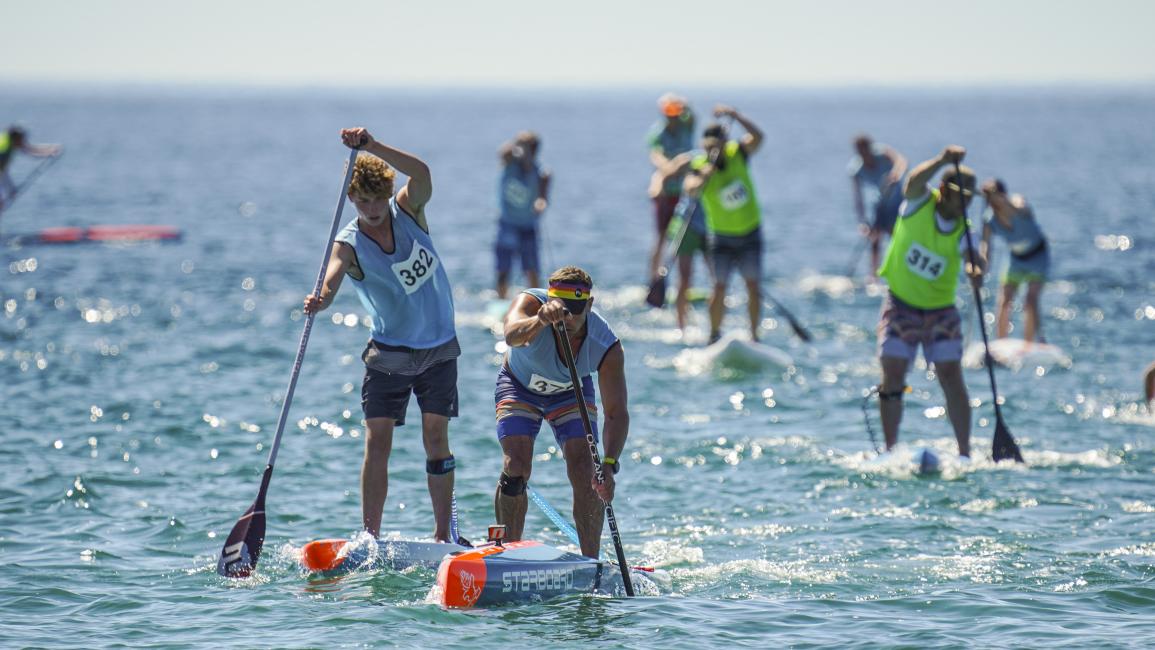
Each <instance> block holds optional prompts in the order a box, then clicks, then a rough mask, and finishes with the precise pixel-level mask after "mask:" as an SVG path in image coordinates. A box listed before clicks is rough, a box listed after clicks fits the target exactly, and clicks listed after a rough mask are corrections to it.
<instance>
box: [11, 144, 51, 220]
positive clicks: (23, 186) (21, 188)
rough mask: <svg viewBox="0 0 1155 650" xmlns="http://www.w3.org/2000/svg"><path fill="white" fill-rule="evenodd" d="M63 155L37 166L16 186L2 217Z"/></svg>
mask: <svg viewBox="0 0 1155 650" xmlns="http://www.w3.org/2000/svg"><path fill="white" fill-rule="evenodd" d="M61 155H63V154H57V155H55V156H50V157H49V158H48V159H47V160H44V161H42V162H41V163H40V164H39V165H37V166H36V167H35V168H34V169H33V170H32V171H31V172H28V176H26V177H25V178H24V180H23V181H22V182H21V183H20V184H19V185H17V186H16V189H14V190H13V191H12V196H9V197H8V201H7V202H6V203H5V204H4V205H3V207H2V209H0V215H2V214H3V213H4V212H5V211H7V210H8V208H10V207H12V204H13V203H15V202H16V199H17V198H19V197H20V195H21V194H23V193H24V192H25V191H26V190H27V189H28V188H29V187H30V186H31V185H32V182H33V181H35V180H36V178H37V177H38V176H40V175H41V174H43V173H44V172H46V171H48V168H49V167H51V166H52V165H54V164H55V163H56V161H57V160H58V159H59V158H60V156H61Z"/></svg>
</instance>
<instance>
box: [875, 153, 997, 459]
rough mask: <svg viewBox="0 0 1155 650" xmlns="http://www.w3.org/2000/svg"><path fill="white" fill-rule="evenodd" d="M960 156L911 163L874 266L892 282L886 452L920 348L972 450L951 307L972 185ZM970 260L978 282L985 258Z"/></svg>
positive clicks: (882, 343)
mask: <svg viewBox="0 0 1155 650" xmlns="http://www.w3.org/2000/svg"><path fill="white" fill-rule="evenodd" d="M965 156H966V150H965V149H963V148H962V147H959V146H955V145H951V146H948V147H947V148H946V149H943V151H942V153H940V154H939V155H938V156H937V157H935V158H932V159H930V160H928V161H926V162H924V163H921V164H920V165H918V166H917V167H915V168H914V170H913V171H912V172H911V174H910V178H908V179H907V182H906V187H905V189H904V195H905V196H906V204H905V209H904V210H903V213H902V214H901V215H900V216H899V218H898V222H897V223H896V225H895V228H894V236H893V237H892V238H891V240H890V246H889V247H888V248H887V251H886V258H885V259H884V260H883V263H882V268H880V269H879V275H881V276H882V277H884V278H886V281H887V283H888V284H889V286H890V291H889V293H888V294H887V296H886V298H885V300H884V302H883V305H882V316H881V318H880V321H879V323H878V343H879V357H880V361H881V363H882V385H881V386H880V387H879V390H878V397H879V411H880V415H881V418H882V430H883V434H884V436H885V438H886V448H887V450H889V449H891V448H892V447H894V445H895V444H897V443H898V428H899V424H900V423H901V422H902V411H903V408H902V406H903V405H902V398H903V393H904V386H905V381H906V372H907V370H908V369H909V367H910V363H911V362H912V361H914V358H915V355H916V354H918V349H919V347H920V346H921V347H922V354H923V357H924V358H925V359H926V361H927V363H928V364H934V372H935V375H937V376H938V381H939V384H941V385H942V389H943V393H944V394H945V396H946V409H947V414H948V416H949V417H950V422H951V426H952V427H953V428H954V434H955V439H956V440H957V441H958V448H959V455H961V456H968V457H969V456H970V431H971V406H970V402H969V398H968V396H967V387H966V382H965V381H964V379H963V373H962V364H961V363H960V360H961V359H962V351H963V350H962V321H961V318H960V316H959V311H958V308H957V307H955V291H956V290H957V288H958V277H959V271H960V269H962V268H963V267H964V263H963V257H964V253H965V250H966V248H965V247H966V245H967V241H968V240H967V239H966V237H965V236H964V234H965V231H964V226H965V224H964V221H963V219H965V213H966V206H967V205H968V204H969V203H970V201H971V198H972V197H973V195H974V187H975V176H974V172H972V171H971V170H970V168H968V167H960V168H959V172H960V173H956V171H955V164H956V163H960V162H961V161H962V159H963V158H964V157H965ZM944 167H945V168H946V171H945V172H943V175H942V180H941V182H940V184H939V186H938V188H936V189H932V188H931V187H930V181H931V179H933V178H934V176H935V174H937V173H938V172H939V171H940V170H942V169H943V168H944ZM975 259H976V262H977V263H978V264H979V266H980V268H972V267H971V265H970V263H969V262H967V263H966V264H965V269H966V273H967V274H968V275H969V276H970V277H971V279H972V281H975V282H977V281H981V277H982V272H983V270H984V269H985V267H986V262H985V260H984V259H983V257H982V255H977V256H976V257H975Z"/></svg>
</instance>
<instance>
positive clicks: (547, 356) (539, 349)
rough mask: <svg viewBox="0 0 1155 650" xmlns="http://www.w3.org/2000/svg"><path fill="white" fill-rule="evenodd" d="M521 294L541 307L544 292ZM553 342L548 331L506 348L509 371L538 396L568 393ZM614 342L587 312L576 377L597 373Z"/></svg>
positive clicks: (600, 322) (564, 369)
mask: <svg viewBox="0 0 1155 650" xmlns="http://www.w3.org/2000/svg"><path fill="white" fill-rule="evenodd" d="M524 293H528V294H529V295H531V296H533V297H534V298H537V299H538V300H540V301H541V302H542V304H545V302H546V300H547V298H546V293H545V290H544V289H526V290H525V291H524ZM555 340H556V339H555V337H554V336H553V334H552V333H551V331H544V332H541V333H540V334H538V335H537V337H536V338H534V339H533V340H532V341H530V343H529V345H525V346H522V347H516V348H510V350H509V357H508V363H509V370H510V372H512V373H513V376H514V378H516V379H517V380H518V381H519V382H521V384H522V385H523V386H525V387H526V388H528V389H530V390H531V391H533V392H535V393H538V394H540V395H555V394H560V393H563V392H565V391H572V390H573V384H572V383H570V376H569V369H568V368H567V367H566V365H565V359H563V358H562V357H561V355H559V354H558V349H557V344H556V343H555V342H554V341H555ZM617 342H618V337H617V336H615V335H614V333H613V330H611V329H610V326H609V324H608V323H606V321H605V319H604V318H602V317H601V316H600V315H599V314H598V313H597V312H596V311H593V310H590V313H589V316H587V317H586V339H585V341H582V346H581V349H579V350H578V352H577V354H575V355H574V364H576V365H577V373H578V377H579V378H581V379H585V378H586V377H588V376H590V375H592V374H593V373H595V372H597V371H598V367H599V366H601V364H602V359H604V358H605V356H606V352H609V349H610V348H612V347H613V346H614V344H615V343H617Z"/></svg>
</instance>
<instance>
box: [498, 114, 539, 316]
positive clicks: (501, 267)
mask: <svg viewBox="0 0 1155 650" xmlns="http://www.w3.org/2000/svg"><path fill="white" fill-rule="evenodd" d="M540 149H541V138H539V137H538V135H537V134H536V133H534V132H532V131H522V132H521V133H519V134H518V135H517V137H516V138H514V139H513V140H512V141H510V142H506V143H505V144H503V145H501V148H500V149H498V150H497V155H498V157H499V158H500V159H501V180H500V181H499V184H498V203H499V204H500V211H501V212H500V215H499V216H498V221H497V242H496V243H495V244H494V253H495V255H496V257H497V297H498V298H505V296H506V293H507V292H508V291H509V274H510V271H512V270H513V258H514V257H515V256H516V257H517V258H518V261H519V262H520V264H521V270H522V272H523V273H525V278H526V282H528V283H529V286H531V287H536V286H538V284H539V283H538V280H539V279H540V277H539V276H538V271H539V269H540V268H541V262H540V260H539V256H538V238H537V235H538V227H537V226H538V220H539V219H541V215H542V214H543V213H544V212H545V209H546V208H547V207H549V181H550V173H549V170H547V169H545V168H543V167H542V166H541V164H540V163H538V161H537V153H538V151H539V150H540Z"/></svg>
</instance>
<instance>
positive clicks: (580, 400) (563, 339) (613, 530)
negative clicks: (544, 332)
mask: <svg viewBox="0 0 1155 650" xmlns="http://www.w3.org/2000/svg"><path fill="white" fill-rule="evenodd" d="M553 333H554V336H556V337H557V342H558V344H559V345H560V346H561V349H562V355H563V356H564V357H565V365H566V366H567V367H568V368H569V377H570V383H571V384H572V385H573V393H574V398H575V399H576V400H577V406H578V413H579V414H581V418H582V426H583V427H585V433H586V443H587V444H588V445H589V448H590V458H591V459H592V460H593V462H594V478H596V479H597V481H598V483H605V480H606V475H605V469H604V467H603V466H602V457H601V455H600V454H598V441H597V440H596V439H595V438H594V429H593V424H592V423H591V422H590V411H589V409H588V408H586V399H585V395H583V394H582V385H581V380H580V379H579V378H578V374H577V364H576V363H574V360H573V350H571V349H570V347H569V337H568V336H566V333H565V325H563V324H562V323H554V326H553ZM602 503H603V504H605V507H606V523H608V524H609V527H610V538H611V539H613V541H614V552H615V553H616V554H617V556H618V567H619V568H620V569H621V571H622V584H623V585H624V586H625V588H626V595H627V596H630V597H633V595H634V583H633V581H632V580H631V579H630V568H629V565H627V564H626V552H625V550H623V549H622V536H621V534H620V533H619V532H618V518H617V517H616V516H614V506H613V504H611V503H610V502H608V501H603V502H602Z"/></svg>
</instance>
